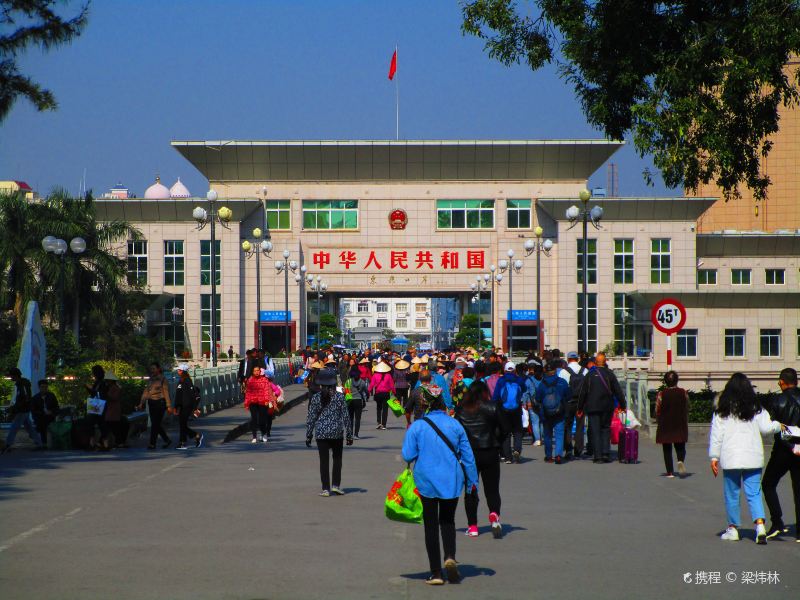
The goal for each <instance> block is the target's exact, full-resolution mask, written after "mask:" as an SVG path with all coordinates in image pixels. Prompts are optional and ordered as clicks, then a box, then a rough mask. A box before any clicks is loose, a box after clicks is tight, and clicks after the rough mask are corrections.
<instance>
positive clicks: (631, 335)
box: [578, 292, 636, 355]
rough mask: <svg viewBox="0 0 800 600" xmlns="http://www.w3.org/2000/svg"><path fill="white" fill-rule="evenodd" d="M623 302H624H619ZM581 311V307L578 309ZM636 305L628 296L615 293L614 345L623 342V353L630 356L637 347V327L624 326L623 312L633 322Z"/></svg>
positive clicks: (629, 324) (630, 324) (631, 325)
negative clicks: (623, 311) (627, 314)
mask: <svg viewBox="0 0 800 600" xmlns="http://www.w3.org/2000/svg"><path fill="white" fill-rule="evenodd" d="M619 300H622V302H619ZM578 308H579V309H580V307H578ZM635 309H636V304H635V303H634V302H633V299H632V298H630V296H628V294H625V293H620V292H614V343H615V344H616V343H617V342H621V343H622V346H623V352H625V351H627V352H628V354H631V355H632V354H633V353H634V352H633V350H634V346H635V345H636V330H635V327H636V326H635V325H633V324H632V323H628V324H626V325H624V326H623V324H622V312H621V311H622V310H625V311H627V312H628V313H629V314H630V315H631V316H630V319H629V320H633V318H634V311H635Z"/></svg>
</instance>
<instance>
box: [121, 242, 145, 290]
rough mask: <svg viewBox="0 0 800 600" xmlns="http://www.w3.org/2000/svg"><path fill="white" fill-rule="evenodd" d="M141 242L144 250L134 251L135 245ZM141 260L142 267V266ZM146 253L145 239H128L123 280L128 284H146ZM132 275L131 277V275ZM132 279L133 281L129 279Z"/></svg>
mask: <svg viewBox="0 0 800 600" xmlns="http://www.w3.org/2000/svg"><path fill="white" fill-rule="evenodd" d="M137 244H143V248H144V251H143V252H142V251H141V250H140V251H138V252H137V251H136V245H137ZM131 261H133V264H134V268H133V269H131ZM142 261H143V262H144V267H143V268H142ZM147 263H148V254H147V240H128V257H127V261H126V267H125V281H127V282H128V285H136V286H146V285H147V277H148V273H147V267H148V264H147ZM132 275H133V277H131V276H132ZM131 279H133V281H132V280H131Z"/></svg>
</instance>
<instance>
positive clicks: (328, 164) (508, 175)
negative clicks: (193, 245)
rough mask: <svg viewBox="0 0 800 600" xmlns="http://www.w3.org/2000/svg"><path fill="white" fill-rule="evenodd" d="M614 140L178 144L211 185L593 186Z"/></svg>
mask: <svg viewBox="0 0 800 600" xmlns="http://www.w3.org/2000/svg"><path fill="white" fill-rule="evenodd" d="M623 144H624V142H615V141H608V140H403V141H379V140H346V141H300V140H296V141H236V140H227V141H226V140H210V141H173V142H172V146H173V147H174V148H175V149H176V150H177V151H178V152H180V153H181V154H182V155H183V157H184V158H186V160H188V161H189V162H190V163H192V165H194V167H195V168H196V169H197V170H198V171H200V173H201V174H202V175H203V176H205V177H206V178H207V179H208V180H209V181H255V182H261V181H264V182H267V181H431V180H445V181H447V180H450V181H490V180H512V181H529V180H533V181H559V180H560V181H585V180H586V179H588V178H589V176H590V175H591V174H592V173H594V172H595V171H597V169H599V168H600V167H601V166H602V164H603V163H604V162H605V161H606V160H607V159H608V158H609V157H610V156H611V155H612V154H614V152H616V151H617V150H618V149H619V148H620V147H621V146H622V145H623Z"/></svg>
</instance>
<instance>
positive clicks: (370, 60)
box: [0, 0, 680, 196]
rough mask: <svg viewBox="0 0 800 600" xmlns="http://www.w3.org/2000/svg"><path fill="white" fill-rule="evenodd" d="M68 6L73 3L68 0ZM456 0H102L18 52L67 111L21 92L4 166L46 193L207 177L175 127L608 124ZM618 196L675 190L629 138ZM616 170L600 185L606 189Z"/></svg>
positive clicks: (303, 133) (576, 127)
mask: <svg viewBox="0 0 800 600" xmlns="http://www.w3.org/2000/svg"><path fill="white" fill-rule="evenodd" d="M72 4H73V6H77V5H76V4H75V2H74V0H73V2H72ZM460 17H461V12H460V9H459V5H458V3H457V2H456V0H437V1H436V2H431V1H430V0H427V1H424V0H422V1H417V0H405V1H403V2H398V1H395V2H388V1H386V2H385V1H381V0H372V1H366V0H364V1H355V0H339V1H337V2H330V1H322V0H295V1H288V0H287V1H284V2H274V1H258V2H256V1H255V0H253V1H244V0H227V1H225V2H222V1H217V2H212V1H211V0H191V1H189V0H168V1H167V0H162V1H161V2H156V1H149V0H138V1H133V0H129V1H123V0H95V2H94V3H93V5H92V8H91V15H90V19H89V25H88V26H87V28H86V30H85V32H84V34H83V35H82V36H81V37H80V38H78V39H77V40H75V41H74V42H73V43H72V44H71V45H70V46H66V47H62V48H59V49H56V50H54V51H52V52H50V53H48V54H42V53H41V52H39V51H38V50H33V51H30V52H28V53H27V54H26V55H24V56H23V57H22V58H21V64H22V67H23V70H24V72H26V73H27V74H29V75H31V76H32V77H33V78H34V79H35V80H36V81H38V82H40V83H41V84H43V85H45V87H47V88H49V89H50V90H52V91H53V92H54V93H55V95H56V98H57V100H58V102H59V109H58V110H57V111H55V112H50V113H37V112H36V111H35V110H34V109H33V108H32V107H31V105H30V104H29V103H27V102H25V101H18V102H17V103H16V105H15V106H14V108H13V109H12V112H11V114H10V115H9V117H8V118H7V119H6V120H5V121H4V122H3V124H2V125H0V179H22V180H25V181H27V182H28V183H30V184H31V185H32V186H33V187H34V188H35V189H37V190H38V191H39V192H40V193H47V192H48V191H49V190H50V189H51V188H52V187H53V186H58V185H61V186H64V187H66V188H67V189H68V190H69V191H71V192H75V193H76V192H77V191H78V186H79V182H80V180H81V178H82V177H83V173H84V169H85V170H86V182H87V187H88V188H91V189H93V190H94V191H95V193H96V194H100V193H103V192H105V191H106V190H107V189H108V188H109V187H111V186H112V185H113V184H114V183H116V182H117V181H122V182H123V183H124V184H126V185H127V186H128V187H130V188H131V189H132V190H133V191H134V192H136V193H137V194H139V195H141V194H142V193H143V192H144V189H145V188H146V187H147V186H148V185H149V184H150V183H152V181H153V179H154V176H155V174H156V173H159V174H160V175H161V178H162V180H163V181H164V182H165V183H166V185H168V186H169V185H171V184H172V183H173V182H174V181H175V180H176V179H177V177H179V176H180V177H181V179H182V181H183V182H184V183H185V184H186V185H187V186H188V187H189V189H190V190H191V191H192V193H194V194H197V195H200V194H202V193H204V191H205V189H206V186H207V183H206V182H205V180H204V179H203V178H202V177H201V176H200V174H199V173H198V172H197V171H195V170H194V168H193V167H192V166H191V165H190V164H188V163H187V162H186V161H184V160H183V159H182V158H181V157H180V155H179V154H178V153H177V152H176V151H175V150H173V149H172V148H171V147H170V145H169V142H170V141H171V140H173V139H179V140H182V139H192V140H201V139H394V136H395V88H394V84H393V83H391V82H390V81H389V80H388V79H387V72H388V67H389V60H390V58H391V54H392V51H393V50H394V46H395V44H397V45H398V46H399V61H398V62H399V64H398V82H399V86H400V137H401V139H473V138H489V139H492V138H494V139H509V138H511V139H523V138H527V139H559V138H564V139H569V138H600V137H602V135H601V133H600V132H599V131H597V130H594V129H592V128H591V127H590V126H589V125H588V124H587V123H586V119H585V118H584V116H583V114H582V113H581V111H580V107H579V105H578V103H577V101H576V100H575V98H574V96H573V93H572V90H571V88H570V87H569V86H568V84H566V83H565V82H563V81H562V80H560V79H559V78H558V77H557V75H556V73H555V68H552V67H551V68H546V69H543V70H541V71H538V72H535V73H534V72H531V71H530V70H529V69H528V68H527V67H524V66H515V67H511V68H507V67H504V66H503V65H501V64H500V63H498V62H496V61H494V60H491V59H489V58H488V56H487V55H486V53H485V52H484V51H483V45H482V43H481V41H480V40H478V39H475V38H473V37H464V36H462V34H461V31H460V23H461V20H460ZM612 160H613V161H614V162H616V163H617V165H618V170H619V191H620V194H621V195H626V196H634V195H647V196H652V195H665V194H666V195H680V190H668V189H667V188H666V187H665V186H664V185H663V184H662V182H661V180H660V178H657V182H656V185H655V187H648V186H647V185H646V184H645V183H644V180H643V178H642V171H643V170H644V169H645V168H650V169H651V170H654V169H653V168H652V164H651V163H650V161H649V160H643V159H640V158H639V157H638V156H637V155H636V153H635V151H634V149H633V147H632V144H630V143H629V144H628V146H626V147H625V148H624V149H622V150H621V151H619V152H617V154H616V155H615V156H614V157H613V158H612ZM605 183H606V168H605V166H604V167H603V168H601V169H600V170H599V171H598V172H597V173H596V174H595V175H594V176H593V177H592V179H591V181H590V185H592V186H599V187H605Z"/></svg>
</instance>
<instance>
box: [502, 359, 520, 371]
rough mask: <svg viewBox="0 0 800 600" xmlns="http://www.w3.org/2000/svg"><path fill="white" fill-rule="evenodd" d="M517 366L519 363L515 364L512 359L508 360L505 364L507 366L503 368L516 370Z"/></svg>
mask: <svg viewBox="0 0 800 600" xmlns="http://www.w3.org/2000/svg"><path fill="white" fill-rule="evenodd" d="M516 368H517V365H515V364H514V363H513V362H511V361H508V362H507V363H506V366H505V368H504V369H503V370H504V371H514V370H515V369H516Z"/></svg>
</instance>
